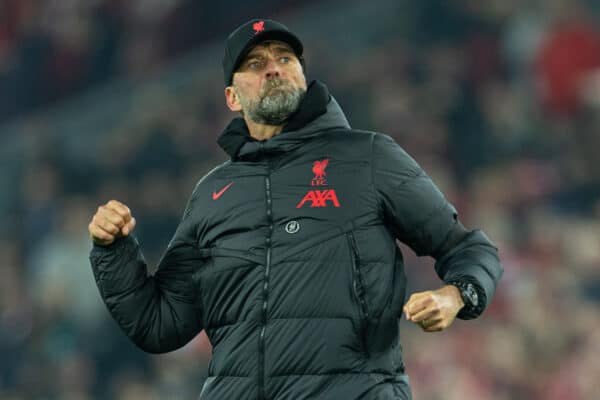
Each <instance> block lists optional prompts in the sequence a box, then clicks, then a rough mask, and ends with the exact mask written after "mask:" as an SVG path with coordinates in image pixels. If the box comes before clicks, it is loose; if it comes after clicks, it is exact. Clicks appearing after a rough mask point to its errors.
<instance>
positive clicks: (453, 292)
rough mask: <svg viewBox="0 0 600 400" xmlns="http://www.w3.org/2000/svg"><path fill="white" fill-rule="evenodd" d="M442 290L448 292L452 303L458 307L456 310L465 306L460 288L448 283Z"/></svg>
mask: <svg viewBox="0 0 600 400" xmlns="http://www.w3.org/2000/svg"><path fill="white" fill-rule="evenodd" d="M444 290H445V291H446V292H448V293H449V295H450V296H451V297H452V299H453V300H454V303H455V304H456V305H457V307H458V311H460V310H461V309H463V307H464V306H465V302H464V300H463V298H462V295H461V293H460V289H459V288H458V287H457V286H456V285H452V284H448V285H446V286H444Z"/></svg>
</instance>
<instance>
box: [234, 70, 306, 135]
mask: <svg viewBox="0 0 600 400" xmlns="http://www.w3.org/2000/svg"><path fill="white" fill-rule="evenodd" d="M305 93H306V91H305V90H303V89H300V88H298V89H294V88H291V87H290V85H289V84H287V83H286V82H284V81H282V80H281V79H278V78H275V79H271V80H269V81H267V83H266V84H265V87H264V88H263V90H261V93H260V96H259V98H258V100H249V99H246V98H244V97H243V96H239V92H238V97H239V99H240V103H242V109H243V111H244V114H245V115H247V116H248V118H250V120H251V121H253V122H256V123H257V124H263V125H282V124H283V123H284V122H285V121H286V120H287V119H288V118H289V117H290V115H292V114H293V113H295V112H296V111H297V110H298V107H300V102H301V101H302V99H303V98H304V94H305Z"/></svg>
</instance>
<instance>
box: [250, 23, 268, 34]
mask: <svg viewBox="0 0 600 400" xmlns="http://www.w3.org/2000/svg"><path fill="white" fill-rule="evenodd" d="M252 29H254V34H255V35H256V34H257V33H260V32H262V31H264V30H265V21H258V22H255V23H253V24H252Z"/></svg>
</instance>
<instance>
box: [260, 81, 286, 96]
mask: <svg viewBox="0 0 600 400" xmlns="http://www.w3.org/2000/svg"><path fill="white" fill-rule="evenodd" d="M285 88H291V84H290V83H289V82H288V81H287V80H284V79H281V78H273V79H269V80H266V81H265V83H264V84H263V87H262V90H261V91H260V92H261V93H260V97H261V98H264V97H265V96H266V95H267V94H268V92H269V91H270V90H271V89H285Z"/></svg>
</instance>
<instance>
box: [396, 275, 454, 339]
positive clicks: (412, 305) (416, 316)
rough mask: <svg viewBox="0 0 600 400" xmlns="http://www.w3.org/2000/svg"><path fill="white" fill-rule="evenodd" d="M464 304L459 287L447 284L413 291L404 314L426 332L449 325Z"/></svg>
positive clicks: (405, 306)
mask: <svg viewBox="0 0 600 400" xmlns="http://www.w3.org/2000/svg"><path fill="white" fill-rule="evenodd" d="M464 305H465V303H464V302H463V300H462V297H461V295H460V291H459V290H458V288H457V287H456V286H453V285H446V286H444V287H442V288H440V289H437V290H428V291H426V292H419V293H413V294H412V295H411V296H410V298H409V299H408V301H407V302H406V304H405V305H404V314H405V315H406V319H407V320H409V321H412V322H414V323H415V324H417V325H419V326H420V327H421V329H423V330H424V331H425V332H437V331H442V330H444V329H446V328H447V327H449V326H450V325H451V324H452V322H453V321H454V319H455V318H456V314H458V312H459V311H460V309H461V308H463V307H464Z"/></svg>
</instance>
